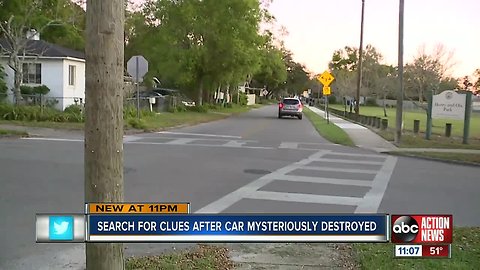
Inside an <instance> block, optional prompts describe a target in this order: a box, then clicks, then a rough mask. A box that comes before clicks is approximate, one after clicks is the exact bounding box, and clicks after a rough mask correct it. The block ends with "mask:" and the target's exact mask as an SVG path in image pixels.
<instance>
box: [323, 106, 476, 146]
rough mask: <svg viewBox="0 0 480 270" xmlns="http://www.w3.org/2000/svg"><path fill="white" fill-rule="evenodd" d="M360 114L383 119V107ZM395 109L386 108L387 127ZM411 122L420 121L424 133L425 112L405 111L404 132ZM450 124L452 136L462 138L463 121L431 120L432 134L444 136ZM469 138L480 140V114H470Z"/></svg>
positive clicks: (392, 122)
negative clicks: (446, 125)
mask: <svg viewBox="0 0 480 270" xmlns="http://www.w3.org/2000/svg"><path fill="white" fill-rule="evenodd" d="M330 107H331V108H334V109H338V110H344V107H343V105H339V104H332V105H330ZM360 114H362V115H369V116H377V117H382V118H384V114H383V107H374V106H360ZM395 115H396V109H395V108H387V116H388V117H387V118H388V125H389V126H390V127H394V126H395ZM413 120H420V132H425V129H426V123H427V114H426V112H425V111H421V110H418V111H405V112H404V120H403V121H404V125H405V126H404V128H405V130H410V131H413ZM446 123H451V124H452V136H456V137H463V120H449V119H433V120H432V133H433V134H438V135H444V134H445V124H446ZM470 138H473V139H478V140H480V113H472V118H471V119H470Z"/></svg>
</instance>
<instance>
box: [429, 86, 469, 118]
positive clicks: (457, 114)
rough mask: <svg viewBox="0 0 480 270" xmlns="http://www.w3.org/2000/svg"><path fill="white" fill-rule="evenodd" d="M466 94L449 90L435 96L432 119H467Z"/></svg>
mask: <svg viewBox="0 0 480 270" xmlns="http://www.w3.org/2000/svg"><path fill="white" fill-rule="evenodd" d="M466 97H467V95H466V94H458V93H457V92H455V91H452V90H447V91H443V92H442V93H440V94H438V95H434V96H433V100H432V118H433V119H446V118H448V119H457V120H463V119H464V118H465V107H466V106H465V105H466Z"/></svg>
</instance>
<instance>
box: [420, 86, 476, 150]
mask: <svg viewBox="0 0 480 270" xmlns="http://www.w3.org/2000/svg"><path fill="white" fill-rule="evenodd" d="M471 113H472V92H470V91H458V92H457V91H454V90H447V91H443V92H442V93H440V94H438V95H430V97H429V99H428V110H427V130H426V132H425V138H426V139H427V140H430V137H431V135H432V119H438V118H440V119H457V120H462V119H463V143H464V144H467V143H468V134H469V132H470V118H471ZM450 124H451V123H450Z"/></svg>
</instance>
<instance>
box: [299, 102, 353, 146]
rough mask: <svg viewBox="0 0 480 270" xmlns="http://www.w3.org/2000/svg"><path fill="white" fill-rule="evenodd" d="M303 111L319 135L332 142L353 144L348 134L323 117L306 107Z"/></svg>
mask: <svg viewBox="0 0 480 270" xmlns="http://www.w3.org/2000/svg"><path fill="white" fill-rule="evenodd" d="M303 113H304V114H305V116H307V118H308V119H309V120H310V122H312V125H313V126H314V127H315V129H316V130H317V131H318V133H319V134H320V136H322V137H324V138H325V139H327V140H328V141H330V142H332V143H337V144H341V145H346V146H355V144H354V143H353V141H352V140H351V139H350V137H349V136H348V134H347V133H346V132H345V131H343V129H341V128H339V127H338V126H336V125H335V124H333V123H329V124H328V123H327V120H326V119H324V118H323V117H321V116H319V115H317V114H316V113H314V112H312V111H311V110H309V109H308V108H304V110H303Z"/></svg>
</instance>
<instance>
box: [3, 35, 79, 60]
mask: <svg viewBox="0 0 480 270" xmlns="http://www.w3.org/2000/svg"><path fill="white" fill-rule="evenodd" d="M0 46H1V47H3V48H5V49H6V50H9V49H11V48H12V47H11V46H10V43H8V42H7V41H6V40H5V39H0ZM25 55H27V56H38V55H40V56H43V57H73V58H79V59H85V53H83V52H79V51H75V50H72V49H69V48H65V47H62V46H59V45H56V44H53V43H50V42H46V41H44V40H28V41H27V46H26V48H25Z"/></svg>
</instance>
